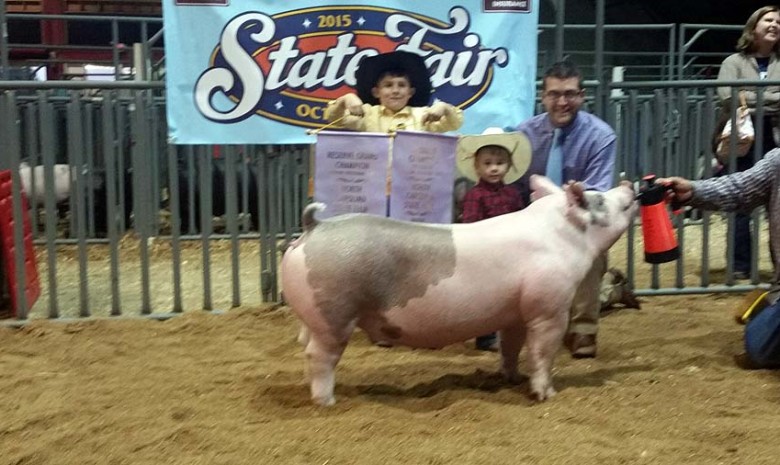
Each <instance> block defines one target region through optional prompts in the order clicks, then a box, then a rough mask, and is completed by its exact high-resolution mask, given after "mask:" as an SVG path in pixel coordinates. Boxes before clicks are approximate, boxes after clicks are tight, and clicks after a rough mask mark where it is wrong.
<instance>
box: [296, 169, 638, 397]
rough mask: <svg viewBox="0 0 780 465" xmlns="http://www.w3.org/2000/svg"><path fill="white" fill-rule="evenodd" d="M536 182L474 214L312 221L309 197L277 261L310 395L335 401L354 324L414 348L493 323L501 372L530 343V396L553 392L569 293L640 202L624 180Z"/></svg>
mask: <svg viewBox="0 0 780 465" xmlns="http://www.w3.org/2000/svg"><path fill="white" fill-rule="evenodd" d="M531 182H532V188H533V189H534V196H533V197H534V199H535V201H534V202H533V203H532V204H531V205H530V206H528V207H527V208H526V209H524V210H521V211H519V212H515V213H510V214H506V215H502V216H498V217H495V218H490V219H487V220H484V221H479V222H476V223H469V224H453V225H429V224H420V223H410V222H403V221H396V220H392V219H387V218H381V217H376V216H371V215H361V214H353V215H342V216H338V217H335V218H331V219H329V220H325V221H318V220H317V219H316V218H315V213H316V212H317V211H318V210H320V209H322V208H323V206H322V205H321V204H311V205H309V206H307V207H306V209H305V210H304V213H303V229H304V233H303V235H302V236H301V237H300V238H299V239H297V240H296V241H295V242H293V243H292V244H291V246H290V248H289V249H288V250H287V252H286V253H285V255H284V258H283V260H282V286H283V289H284V296H285V299H286V300H287V302H288V303H289V304H290V306H291V307H292V309H293V311H294V313H295V314H296V315H297V316H298V317H299V318H300V320H301V322H302V327H301V333H300V334H299V341H300V342H301V343H303V344H304V345H305V353H306V360H307V376H308V378H309V380H310V383H311V395H312V399H313V400H314V402H316V403H318V404H320V405H331V404H333V403H334V402H335V399H334V397H333V389H334V385H335V373H334V371H335V367H336V364H337V363H338V361H339V359H340V358H341V355H342V353H343V351H344V349H345V347H346V345H347V342H348V341H349V338H350V335H351V334H352V332H353V331H354V329H355V328H356V327H359V328H362V329H363V330H364V331H365V332H366V333H367V334H368V336H369V337H370V338H371V339H372V340H373V341H375V342H376V341H387V342H390V343H391V344H393V345H407V346H411V347H421V348H439V347H443V346H446V345H448V344H452V343H456V342H460V341H465V340H467V339H471V338H473V337H475V336H478V335H481V334H487V333H490V332H492V331H497V330H498V331H500V340H501V370H502V372H503V374H504V375H505V376H506V378H507V379H508V380H509V381H511V382H515V383H517V382H519V381H520V379H521V377H520V375H519V373H518V369H517V365H518V357H519V353H520V350H521V349H522V348H523V347H525V349H526V352H525V353H526V361H527V370H528V374H529V376H530V393H531V395H532V397H534V398H535V399H537V400H539V401H542V400H545V399H548V398H549V397H551V396H553V395H554V394H555V389H554V388H553V385H552V378H551V369H552V363H553V359H554V356H555V353H556V352H557V350H558V349H559V348H560V346H561V344H562V341H563V335H564V332H565V330H566V327H567V325H568V320H569V308H570V306H571V302H572V299H573V298H574V293H575V291H576V289H577V287H578V286H579V284H580V282H581V281H582V280H583V278H584V277H585V274H586V272H587V271H588V270H589V269H590V268H591V265H592V264H593V260H594V259H595V258H596V257H597V256H599V255H600V254H602V253H604V252H605V251H606V250H607V249H609V248H610V247H611V246H612V244H614V243H615V241H617V239H618V238H619V237H620V236H621V235H622V234H623V232H624V231H625V230H626V229H627V228H628V226H629V224H630V221H631V218H632V217H633V216H634V215H635V214H636V208H637V207H636V202H635V201H634V192H633V189H632V188H631V186H630V183H624V184H621V185H620V186H618V187H616V188H614V189H611V190H610V191H608V192H605V193H600V192H585V191H584V189H583V186H582V185H581V184H578V183H574V184H570V185H567V186H565V188H564V189H561V188H559V187H557V186H555V185H554V184H553V183H552V182H550V181H549V179H547V178H544V177H540V176H533V177H532V178H531ZM551 283H555V284H554V285H552V284H551Z"/></svg>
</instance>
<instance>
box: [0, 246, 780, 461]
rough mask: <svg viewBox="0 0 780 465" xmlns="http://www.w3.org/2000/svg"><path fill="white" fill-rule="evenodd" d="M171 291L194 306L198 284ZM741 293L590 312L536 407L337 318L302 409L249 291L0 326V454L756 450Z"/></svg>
mask: <svg viewBox="0 0 780 465" xmlns="http://www.w3.org/2000/svg"><path fill="white" fill-rule="evenodd" d="M620 255H621V253H617V254H615V253H613V257H615V256H620ZM103 259H104V257H103ZM255 260H256V258H255ZM615 261H616V260H614V259H613V263H614V262H615ZM664 266H670V265H664ZM63 267H64V266H63ZM642 269H643V268H642ZM222 271H224V270H222ZM639 271H640V272H642V273H644V271H641V270H639ZM721 271H722V270H721ZM214 272H215V273H216V274H217V275H218V274H219V273H220V269H219V268H216V267H215V269H214ZM766 272H767V270H765V269H764V270H762V274H765V273H766ZM690 273H692V274H693V275H695V274H696V270H695V269H692V270H690ZM66 274H67V273H66ZM193 274H194V275H195V276H192V277H187V278H185V279H188V280H189V279H192V280H194V281H195V282H196V283H198V282H199V281H200V279H201V277H200V276H199V275H198V274H197V273H192V272H190V273H187V275H186V276H191V275H193ZM667 274H669V273H668V272H666V271H665V273H664V279H666V275H667ZM252 276H256V271H254V273H253V274H252ZM645 278H647V276H642V279H645ZM221 281H225V279H222V280H221ZM221 281H220V286H224V283H221ZM76 284H77V280H74V281H73V282H71V284H70V285H69V286H68V285H67V284H61V292H62V293H63V295H65V294H66V292H65V290H66V289H67V288H68V287H73V286H75V287H78V286H77V285H76ZM253 285H254V286H259V284H253ZM225 287H226V288H227V289H228V292H227V294H228V295H229V294H230V292H229V290H230V289H231V286H230V285H229V284H228V285H227V286H225ZM184 289H185V293H188V294H189V293H195V297H194V298H192V303H191V305H197V303H198V301H199V300H200V299H201V297H200V295H201V293H202V291H201V290H200V288H199V287H198V286H197V285H196V284H193V285H192V286H185V287H184ZM246 293H247V294H250V293H251V289H250V290H248V291H246ZM223 294H224V293H223ZM223 294H219V295H220V296H222V295H223ZM67 295H70V294H67ZM155 298H157V297H155ZM160 298H161V297H160ZM219 298H222V299H223V300H224V297H219ZM219 298H217V297H215V299H216V300H219ZM741 298H742V297H741V296H740V295H738V294H720V295H712V294H710V295H707V294H705V295H689V296H679V297H644V298H642V305H643V307H642V310H639V311H637V310H619V311H616V312H613V313H611V314H608V315H605V316H604V318H603V320H602V324H601V330H600V334H599V354H598V358H596V359H594V360H572V359H571V358H570V357H569V356H568V355H567V354H566V353H564V352H563V351H562V352H561V353H560V354H559V356H558V358H557V360H556V363H555V373H554V376H555V385H556V387H557V389H558V391H559V393H558V395H557V396H556V397H554V398H553V399H552V400H550V401H548V402H545V403H541V404H534V403H532V402H531V401H529V399H528V398H527V397H526V391H527V385H526V384H522V385H520V386H511V385H508V384H506V383H505V382H503V381H502V380H501V378H500V377H499V376H497V375H496V374H495V371H496V369H497V365H498V356H497V355H496V354H493V353H485V352H478V351H476V350H474V349H473V344H472V343H470V342H466V343H462V344H456V345H453V346H450V347H448V348H446V349H443V350H439V351H429V350H411V349H406V348H393V349H381V348H378V347H374V346H372V345H370V344H369V343H368V341H367V340H366V339H365V337H364V336H363V334H362V333H360V332H357V333H355V335H354V336H353V341H352V343H351V344H350V346H349V347H348V348H347V351H346V353H345V355H344V357H343V359H342V361H341V363H340V365H339V367H338V372H337V388H336V395H337V404H336V406H334V407H332V408H327V409H322V408H315V407H313V406H311V405H310V403H309V399H308V397H309V395H308V388H307V386H306V385H305V384H303V383H302V376H303V375H302V367H303V354H302V349H301V348H300V347H299V346H298V345H297V343H296V342H295V340H294V339H295V334H296V329H297V325H296V322H295V319H294V317H293V316H292V315H291V314H290V313H289V310H288V309H287V308H286V307H278V308H275V307H271V306H264V305H262V304H259V303H258V304H253V303H247V302H245V304H244V305H243V306H242V307H240V308H236V309H232V310H227V311H226V313H224V314H221V315H215V314H209V313H207V312H201V311H191V312H185V314H184V315H182V316H180V317H177V318H173V319H170V320H166V321H155V320H149V319H140V318H139V319H131V318H127V319H120V320H107V319H99V320H92V321H81V322H68V323H63V322H51V321H45V320H40V319H38V320H35V321H33V322H31V323H29V324H27V325H25V326H24V327H22V328H12V327H0V393H2V394H1V395H0V465H5V464H15V465H18V464H58V465H59V464H79V465H82V464H149V465H153V464H154V465H157V464H182V465H185V464H186V465H190V464H208V465H213V464H226V465H227V464H252V465H255V464H266V463H268V464H315V465H324V464H330V465H335V464H361V465H362V464H392V463H403V464H441V465H443V464H456V463H457V464H461V463H463V464H475V465H477V464H513V465H514V464H578V465H581V464H599V465H603V464H643V463H647V464H675V465H677V464H682V463H684V464H686V465H692V464H707V465H710V464H719V463H723V464H775V463H777V457H778V454H779V453H780V445H779V444H778V440H777V438H778V437H780V409H778V405H780V373H778V372H773V371H743V370H741V369H739V368H738V367H736V366H735V365H734V363H733V360H732V356H733V355H734V354H736V353H738V352H739V351H740V349H741V338H742V327H741V326H739V325H737V324H736V323H735V322H734V320H733V317H732V309H733V308H734V306H735V305H737V304H738V302H739V301H740V300H741ZM125 301H126V302H129V299H126V300H125ZM227 301H228V302H229V299H227ZM246 301H249V297H247V298H246ZM62 307H63V308H64V307H65V305H64V304H63V305H62ZM128 313H129V314H133V313H134V311H129V312H128ZM521 358H522V357H521Z"/></svg>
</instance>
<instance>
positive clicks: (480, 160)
mask: <svg viewBox="0 0 780 465" xmlns="http://www.w3.org/2000/svg"><path fill="white" fill-rule="evenodd" d="M530 160H531V144H530V143H529V142H528V139H527V138H526V137H525V136H524V135H523V134H522V133H519V132H510V133H505V132H504V131H503V130H501V129H500V128H488V129H486V130H485V131H484V132H483V133H482V134H481V135H478V136H464V137H463V138H461V140H460V143H459V145H458V159H457V162H458V168H459V169H460V171H461V173H462V174H463V175H464V176H466V177H467V178H469V179H471V180H472V181H476V182H477V184H476V185H475V186H474V187H472V188H471V189H470V190H469V191H468V192H467V193H466V196H465V197H464V198H463V215H462V222H463V223H473V222H475V221H480V220H484V219H487V218H493V217H494V216H499V215H503V214H505V213H511V212H515V211H518V210H520V209H522V208H523V207H524V206H525V205H524V204H523V201H522V198H521V197H520V191H519V190H517V188H516V187H514V186H512V185H510V183H511V182H513V181H515V180H517V178H519V177H520V176H521V175H522V174H523V173H524V172H525V170H526V169H527V168H528V165H529V163H530ZM476 346H477V349H479V350H490V351H495V350H498V338H497V336H496V333H491V334H486V335H484V336H480V337H478V338H477V340H476Z"/></svg>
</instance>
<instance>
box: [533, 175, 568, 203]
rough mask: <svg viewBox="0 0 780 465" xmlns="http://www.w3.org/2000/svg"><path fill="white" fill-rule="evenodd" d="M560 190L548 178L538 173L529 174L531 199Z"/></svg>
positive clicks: (537, 198)
mask: <svg viewBox="0 0 780 465" xmlns="http://www.w3.org/2000/svg"><path fill="white" fill-rule="evenodd" d="M557 192H561V188H560V187H558V186H556V185H555V183H554V182H552V181H550V178H547V177H545V176H540V175H538V174H532V175H531V201H532V202H533V201H535V200H539V199H541V198H542V197H544V196H546V195H550V194H555V193H557Z"/></svg>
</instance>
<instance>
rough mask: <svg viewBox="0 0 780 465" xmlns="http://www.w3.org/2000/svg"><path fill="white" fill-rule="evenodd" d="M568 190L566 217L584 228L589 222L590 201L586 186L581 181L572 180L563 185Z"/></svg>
mask: <svg viewBox="0 0 780 465" xmlns="http://www.w3.org/2000/svg"><path fill="white" fill-rule="evenodd" d="M563 190H564V191H565V192H566V217H567V218H569V219H570V220H571V221H572V222H573V223H574V224H575V225H576V226H577V227H579V228H582V229H584V228H585V227H586V226H587V224H588V215H589V214H590V212H589V211H588V202H587V200H586V199H585V187H584V186H583V185H582V183H579V182H570V183H568V184H566V185H565V186H564V187H563Z"/></svg>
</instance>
